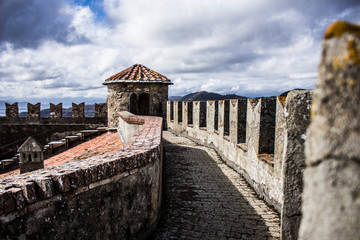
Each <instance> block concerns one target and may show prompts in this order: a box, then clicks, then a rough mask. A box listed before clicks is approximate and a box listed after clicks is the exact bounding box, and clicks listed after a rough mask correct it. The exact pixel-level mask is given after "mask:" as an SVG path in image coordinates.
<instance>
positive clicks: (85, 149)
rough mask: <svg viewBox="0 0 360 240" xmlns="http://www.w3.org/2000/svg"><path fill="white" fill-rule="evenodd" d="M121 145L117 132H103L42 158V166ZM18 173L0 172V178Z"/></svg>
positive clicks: (79, 158)
mask: <svg viewBox="0 0 360 240" xmlns="http://www.w3.org/2000/svg"><path fill="white" fill-rule="evenodd" d="M123 146H124V145H123V143H122V141H121V138H120V136H119V134H118V133H103V134H101V135H100V136H98V137H96V138H93V139H91V140H88V141H86V142H83V143H81V144H79V145H77V146H74V147H72V148H69V149H67V150H66V151H63V152H61V153H59V154H56V155H54V156H51V157H49V158H46V159H45V160H44V168H47V167H50V166H56V165H60V164H63V163H66V162H70V161H81V160H85V159H88V158H90V157H94V156H99V155H103V154H107V153H113V152H115V151H118V150H119V149H121V148H122V147H123ZM18 174H20V170H19V169H16V170H13V171H10V172H6V173H2V174H0V178H5V177H10V176H14V175H18Z"/></svg>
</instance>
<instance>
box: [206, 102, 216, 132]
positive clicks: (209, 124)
mask: <svg viewBox="0 0 360 240" xmlns="http://www.w3.org/2000/svg"><path fill="white" fill-rule="evenodd" d="M206 107H207V111H206V130H207V131H208V132H209V133H213V132H214V130H215V128H214V124H215V123H214V122H215V101H207V102H206Z"/></svg>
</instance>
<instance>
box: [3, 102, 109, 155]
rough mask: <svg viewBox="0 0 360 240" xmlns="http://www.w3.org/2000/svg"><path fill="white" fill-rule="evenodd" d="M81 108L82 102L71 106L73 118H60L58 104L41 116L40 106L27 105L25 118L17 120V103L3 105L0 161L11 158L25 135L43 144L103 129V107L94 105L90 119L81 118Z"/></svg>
mask: <svg viewBox="0 0 360 240" xmlns="http://www.w3.org/2000/svg"><path fill="white" fill-rule="evenodd" d="M84 108H85V105H84V103H82V104H73V108H72V115H73V117H62V110H63V109H62V104H61V103H60V104H57V105H55V104H52V103H50V115H49V116H48V117H41V116H40V103H38V104H34V105H33V104H31V103H28V115H27V117H19V112H18V111H19V110H18V109H19V108H18V103H14V104H11V105H10V104H6V116H4V117H0V159H4V158H11V157H13V156H14V155H15V154H16V151H17V149H18V148H19V146H20V145H21V144H22V143H23V142H24V141H25V140H26V139H27V138H28V137H29V136H33V137H34V138H35V139H36V140H37V141H38V142H40V143H41V144H45V143H47V142H49V141H50V140H59V139H61V138H63V137H64V136H66V135H73V134H76V133H77V132H78V131H80V130H84V129H96V128H98V127H101V126H106V115H107V114H106V105H105V104H95V116H94V117H85V116H84Z"/></svg>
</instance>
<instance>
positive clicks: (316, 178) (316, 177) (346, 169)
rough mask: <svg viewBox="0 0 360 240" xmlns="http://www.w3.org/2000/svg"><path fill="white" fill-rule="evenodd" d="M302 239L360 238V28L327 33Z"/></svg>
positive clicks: (309, 148)
mask: <svg viewBox="0 0 360 240" xmlns="http://www.w3.org/2000/svg"><path fill="white" fill-rule="evenodd" d="M305 147H306V169H305V171H304V193H303V206H302V212H303V218H302V220H301V227H300V233H299V238H300V239H304V240H305V239H347V240H349V239H359V237H360V26H355V25H351V24H348V23H345V22H336V23H334V24H332V25H331V26H330V27H329V28H328V29H327V31H326V33H325V39H324V43H323V51H322V59H321V63H320V67H319V77H318V81H317V87H316V90H315V92H314V100H313V105H312V109H311V124H310V127H309V129H308V137H307V139H306V145H305Z"/></svg>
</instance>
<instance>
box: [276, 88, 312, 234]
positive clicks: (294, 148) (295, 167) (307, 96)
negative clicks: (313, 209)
mask: <svg viewBox="0 0 360 240" xmlns="http://www.w3.org/2000/svg"><path fill="white" fill-rule="evenodd" d="M311 99H312V92H311V91H291V92H290V93H289V94H288V96H287V99H286V102H285V109H284V114H285V121H286V131H285V132H284V135H285V136H284V137H285V140H284V141H285V142H287V145H286V148H285V149H284V151H285V152H284V153H283V154H284V163H283V176H284V183H283V191H284V202H283V205H282V209H281V213H282V239H284V240H286V239H294V240H295V239H297V238H298V232H299V227H300V220H301V203H302V198H301V194H302V191H303V179H302V176H303V171H304V168H305V150H304V143H305V139H306V134H305V133H306V129H307V127H308V125H309V123H310V105H311Z"/></svg>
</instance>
